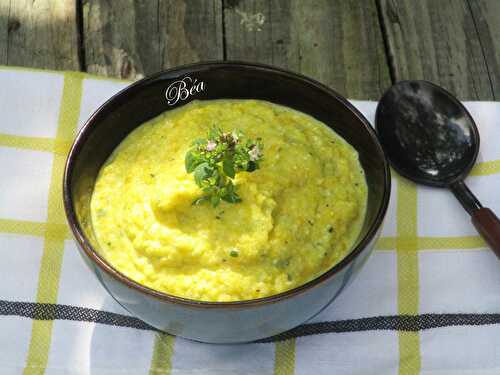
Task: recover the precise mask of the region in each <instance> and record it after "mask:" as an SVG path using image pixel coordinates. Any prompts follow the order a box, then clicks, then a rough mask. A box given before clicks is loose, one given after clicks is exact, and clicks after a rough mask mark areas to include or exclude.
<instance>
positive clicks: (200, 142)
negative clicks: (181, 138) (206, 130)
mask: <svg viewBox="0 0 500 375" xmlns="http://www.w3.org/2000/svg"><path fill="white" fill-rule="evenodd" d="M205 144H207V140H206V139H203V138H198V139H195V140H194V141H193V143H191V145H192V146H201V145H205Z"/></svg>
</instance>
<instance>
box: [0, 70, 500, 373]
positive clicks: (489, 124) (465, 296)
mask: <svg viewBox="0 0 500 375" xmlns="http://www.w3.org/2000/svg"><path fill="white" fill-rule="evenodd" d="M126 85H127V83H126V82H119V81H112V80H105V79H102V78H98V77H94V76H89V75H85V74H81V73H70V72H68V73H64V72H47V71H33V70H26V69H12V68H5V67H4V68H0V87H1V89H0V116H1V119H0V374H2V375H3V374H9V375H10V374H21V373H23V374H43V373H45V374H51V375H54V374H58V375H62V374H134V375H135V374H148V373H149V374H203V375H204V374H214V375H215V374H217V375H218V374H227V375H229V374H231V375H232V374H280V375H281V374H283V375H284V374H335V375H341V374H348V375H352V374H384V375H387V374H419V373H420V374H439V375H455V374H469V375H472V374H483V375H484V374H491V375H493V374H497V375H498V374H500V261H498V260H497V259H496V257H495V255H494V254H493V253H492V252H491V251H489V250H488V249H487V248H486V246H485V244H484V242H483V241H482V239H481V238H480V237H479V236H478V235H477V233H476V231H475V230H474V228H473V226H472V225H471V224H470V220H469V217H468V216H467V214H466V213H465V211H464V210H463V209H462V208H461V207H460V205H459V204H458V203H457V202H456V200H455V199H454V197H453V196H452V195H451V193H449V192H448V191H445V190H439V189H431V188H427V187H422V186H416V185H414V184H413V183H410V182H408V181H406V180H405V179H403V178H400V177H398V176H397V175H396V174H395V173H394V174H393V187H394V188H393V192H392V196H391V203H390V206H389V211H388V214H387V218H386V221H385V225H384V227H383V233H382V238H381V239H380V241H379V242H378V244H377V247H376V250H375V251H374V252H373V255H372V256H371V258H370V259H369V261H368V262H367V264H366V266H365V267H364V269H363V270H362V272H361V273H360V275H359V276H358V278H357V279H356V280H355V281H354V282H353V283H352V285H351V286H350V287H349V288H348V289H347V290H346V291H345V292H344V293H343V294H342V295H341V296H340V297H339V298H338V300H337V301H336V302H335V303H334V304H333V305H331V306H330V307H329V308H328V309H327V310H325V311H324V312H322V313H321V314H320V315H319V316H317V317H315V318H314V319H313V320H311V321H309V322H306V323H304V324H303V325H301V326H300V327H297V328H296V329H294V330H293V331H291V332H288V333H286V334H283V335H281V336H279V337H276V338H273V339H271V340H268V341H265V342H261V343H254V344H245V345H209V344H200V343H196V342H191V341H188V340H185V339H182V338H175V337H172V336H169V335H167V334H161V333H158V332H155V331H154V330H152V329H151V328H150V327H149V326H148V325H146V324H145V323H143V322H141V321H140V320H138V319H136V318H135V317H132V316H130V315H129V314H128V313H127V312H126V311H124V310H123V309H122V308H121V307H120V306H119V305H118V304H117V303H115V302H114V300H113V299H112V298H111V297H110V296H109V295H108V294H107V293H106V291H105V290H104V289H103V288H102V287H101V285H100V284H99V283H98V281H97V280H96V279H95V277H94V275H93V274H92V273H91V272H90V271H89V270H87V268H86V266H85V265H84V263H83V261H82V259H80V256H79V255H78V252H77V248H76V246H75V243H74V241H73V240H72V238H71V236H70V233H69V231H68V227H67V225H66V219H65V215H64V212H63V205H62V201H61V174H62V172H63V165H64V162H65V157H66V153H67V152H68V148H69V147H70V144H71V142H72V140H73V138H74V137H75V133H76V131H77V129H78V128H79V127H80V126H81V125H82V123H83V122H84V121H85V120H86V119H87V118H88V117H89V115H90V114H91V113H92V112H93V111H94V110H95V109H96V108H97V107H98V106H99V105H100V104H101V103H102V102H103V101H105V100H106V99H107V98H109V97H110V96H111V95H113V94H114V93H116V92H117V91H118V90H120V89H122V88H123V87H125V86H126ZM354 104H355V105H356V106H357V107H358V108H359V109H360V110H361V112H363V113H364V114H365V116H366V117H367V118H368V119H369V120H370V121H372V122H373V118H374V112H375V108H376V103H374V102H361V101H355V102H354ZM465 104H466V106H467V108H468V109H469V110H470V112H471V114H472V116H473V117H474V118H475V120H476V122H477V124H478V126H479V130H480V133H481V138H482V144H481V152H480V155H479V159H478V163H477V165H476V167H475V168H474V170H473V172H472V174H471V176H470V177H469V178H468V179H467V183H468V184H469V186H470V188H471V190H473V191H474V192H475V193H476V194H477V196H478V197H479V199H480V200H481V201H482V202H483V204H484V205H485V206H489V207H491V208H492V209H494V210H496V212H497V213H500V146H499V144H500V103H487V102H469V103H465Z"/></svg>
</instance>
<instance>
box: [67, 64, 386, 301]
mask: <svg viewBox="0 0 500 375" xmlns="http://www.w3.org/2000/svg"><path fill="white" fill-rule="evenodd" d="M211 68H229V69H234V68H237V69H246V70H252V71H258V72H264V73H271V74H277V75H280V76H282V78H287V79H292V80H295V81H301V82H302V83H304V84H305V85H308V86H312V87H313V88H316V89H318V90H320V91H322V92H323V93H325V94H327V95H329V96H330V97H332V98H334V99H335V100H338V101H339V102H341V103H342V104H343V105H344V106H345V107H347V109H348V110H349V111H350V112H351V113H352V114H353V115H354V116H355V117H356V118H357V119H358V121H359V122H360V123H361V125H362V127H363V128H364V129H365V131H366V132H367V133H368V135H369V137H370V138H371V139H372V140H373V141H374V143H375V145H376V147H377V148H378V149H379V153H380V156H381V157H382V163H383V166H384V187H383V189H384V190H383V197H382V201H381V204H380V206H379V208H378V210H377V214H376V216H375V219H374V220H373V222H372V224H371V225H370V227H369V228H368V231H367V233H366V234H365V236H364V237H363V238H362V239H361V240H360V241H359V243H358V244H357V245H356V246H355V247H354V248H353V249H352V250H351V251H350V252H349V253H348V254H347V255H346V256H345V257H344V258H343V259H342V260H341V261H340V262H338V263H336V264H335V265H334V266H333V267H331V268H329V269H328V270H327V271H326V272H324V273H322V274H321V275H319V276H317V277H315V278H314V279H312V280H309V281H308V282H307V283H304V284H301V285H299V286H297V287H295V288H293V289H289V290H286V291H284V292H281V293H277V294H273V295H270V296H267V297H261V298H256V299H249V300H241V301H228V302H219V301H215V302H213V301H201V300H200V301H199V300H194V299H189V298H184V297H179V296H175V295H171V294H168V293H165V292H161V291H158V290H155V289H152V288H150V287H147V286H145V285H142V284H140V283H138V282H136V281H134V280H132V279H130V278H129V277H127V276H125V275H124V274H123V273H121V272H120V271H118V270H117V269H115V268H114V267H113V266H112V265H111V264H110V263H109V262H108V261H107V260H106V259H104V257H102V256H100V255H99V253H98V252H97V251H96V250H95V249H94V248H93V246H92V245H91V244H90V241H89V240H88V239H87V238H86V236H85V234H84V233H83V231H82V228H81V226H80V224H79V222H78V220H77V217H76V212H75V209H74V206H73V199H72V196H71V190H72V189H71V187H72V186H71V178H70V177H71V175H72V171H73V167H74V165H75V161H76V159H77V158H78V154H79V150H80V148H81V147H82V145H83V143H85V141H86V139H87V138H88V136H89V134H90V133H91V130H92V129H93V128H94V124H95V119H96V117H98V116H99V115H101V113H102V112H103V111H106V109H107V107H108V106H109V105H111V104H112V103H113V102H114V101H116V100H119V99H121V98H123V96H125V95H129V94H130V92H133V91H134V90H138V89H140V88H141V87H142V86H145V85H148V84H149V83H151V82H154V81H155V80H157V79H158V78H160V77H162V76H164V75H168V74H173V73H176V72H178V73H194V72H196V71H199V70H209V69H211ZM62 183H63V203H64V209H65V213H66V218H67V220H68V223H69V226H70V228H71V231H72V233H73V236H74V238H75V240H76V241H77V243H78V245H79V247H80V249H82V250H83V252H84V253H85V254H86V256H87V257H88V258H89V259H90V260H91V261H92V262H93V264H94V265H96V266H97V267H98V268H99V269H100V270H101V271H103V272H104V273H105V274H107V275H108V276H111V277H112V278H113V279H115V280H116V281H118V282H120V283H122V284H123V285H125V286H126V287H128V288H129V289H133V290H135V291H137V292H139V293H142V294H146V295H148V296H149V297H153V298H155V299H157V300H160V301H162V302H169V303H173V304H177V305H183V306H186V307H192V308H243V307H258V306H261V305H266V304H271V303H277V302H280V301H282V300H284V299H288V298H290V297H293V296H296V295H298V294H301V293H304V292H306V291H308V290H309V289H311V288H313V287H316V286H319V285H320V284H323V283H324V282H325V281H326V280H328V279H330V278H331V277H333V276H334V275H335V274H337V273H338V272H340V271H341V270H342V269H344V268H345V267H346V266H347V265H348V264H350V263H351V262H352V261H353V260H354V259H355V258H356V257H357V256H358V255H359V254H360V253H361V252H362V251H363V250H364V249H365V247H366V246H367V245H368V244H369V243H370V242H371V241H372V240H373V239H374V237H375V236H376V235H377V233H378V231H379V229H380V227H381V225H382V221H383V219H384V217H385V214H386V212H387V207H388V204H389V198H390V192H391V172H390V168H389V162H388V160H387V157H386V155H385V152H384V150H383V148H382V145H381V144H380V141H379V140H378V137H377V135H376V132H375V129H374V128H373V127H372V126H371V125H370V123H369V121H368V120H367V119H366V118H365V117H364V116H363V115H362V114H361V112H360V111H358V110H357V109H356V108H355V107H354V106H353V105H352V104H351V103H350V102H349V101H348V100H347V99H346V98H344V97H343V96H342V95H340V94H339V93H337V92H336V91H334V90H332V89H330V88H329V87H327V86H325V85H323V84H321V83H319V82H318V81H316V80H314V79H311V78H309V77H306V76H304V75H302V74H299V73H294V72H291V71H288V70H285V69H281V68H277V67H274V66H270V65H266V64H259V63H253V62H244V61H232V60H231V61H207V62H199V63H194V64H187V65H181V66H176V67H173V68H171V69H167V70H163V71H160V72H157V73H154V74H152V75H150V76H147V77H145V78H142V79H140V80H138V81H136V82H134V83H132V84H130V85H127V86H126V87H125V88H123V89H122V90H120V91H118V92H117V93H115V94H114V95H113V96H111V97H110V98H109V99H108V100H106V101H105V102H104V103H103V104H102V105H101V106H100V107H99V108H97V109H96V110H95V111H94V112H93V113H92V115H91V116H90V117H89V118H88V119H87V120H86V121H85V123H84V125H83V126H82V127H81V129H80V130H79V131H78V134H77V135H76V137H75V140H74V141H73V144H72V145H71V148H70V151H69V153H68V155H67V158H66V163H65V167H64V174H63V181H62ZM94 272H95V270H94Z"/></svg>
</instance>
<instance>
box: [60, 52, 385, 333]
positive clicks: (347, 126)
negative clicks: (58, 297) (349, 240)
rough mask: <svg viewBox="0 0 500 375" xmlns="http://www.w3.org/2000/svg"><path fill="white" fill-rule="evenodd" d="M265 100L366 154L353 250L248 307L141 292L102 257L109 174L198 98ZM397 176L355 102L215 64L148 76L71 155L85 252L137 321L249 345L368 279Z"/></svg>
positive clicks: (270, 74) (66, 194)
mask: <svg viewBox="0 0 500 375" xmlns="http://www.w3.org/2000/svg"><path fill="white" fill-rule="evenodd" d="M222 98H226V99H262V100H267V101H270V102H273V103H276V104H281V105H285V106H288V107H291V108H293V109H296V110H298V111H301V112H304V113H307V114H309V115H311V116H313V117H315V118H316V119H318V120H320V121H322V122H324V123H325V124H327V125H328V126H330V127H331V128H332V129H334V130H335V131H336V132H337V133H338V134H339V135H340V136H342V137H343V138H344V139H346V140H347V141H348V142H349V143H350V144H351V145H352V146H353V147H354V148H355V149H356V150H357V151H358V153H359V159H360V161H361V164H362V166H363V168H364V170H365V174H366V180H367V184H368V206H367V213H366V218H365V221H364V224H363V227H362V230H361V233H360V235H359V237H358V239H357V241H356V244H355V246H354V247H353V249H352V250H351V252H350V253H349V254H348V255H347V256H346V257H345V258H344V259H343V260H342V261H341V262H340V263H338V264H336V265H335V266H333V267H332V268H331V269H330V270H328V271H327V272H326V273H324V274H323V275H321V276H319V277H317V278H315V279H313V280H311V281H309V282H308V283H306V284H304V285H302V286H299V287H297V288H295V289H292V290H288V291H286V292H283V293H280V294H276V295H273V296H270V297H266V298H260V299H255V300H248V301H238V302H201V301H195V300H189V299H185V298H180V297H176V296H172V295H168V294H166V293H162V292H159V291H156V290H153V289H150V288H148V287H145V286H143V285H140V284H138V283H136V282H134V281H133V280H131V279H129V278H127V277H126V276H125V275H123V274H122V273H120V272H119V271H117V270H116V269H114V268H113V267H112V266H111V265H110V264H109V263H108V262H107V261H106V259H104V258H103V257H102V256H101V255H100V253H99V246H98V244H97V242H96V240H95V237H94V234H93V231H92V225H91V222H90V199H91V195H92V191H93V187H94V183H95V180H96V177H97V174H98V172H99V169H100V167H101V166H102V165H103V163H104V162H105V161H106V159H107V158H108V156H109V155H110V154H111V152H112V151H113V150H114V149H115V148H116V147H117V146H118V144H119V143H120V142H121V141H122V140H123V139H124V138H125V137H126V136H127V135H128V134H129V133H130V132H131V131H132V130H134V129H135V128H136V127H138V126H139V125H141V124H142V123H144V122H145V121H148V120H149V119H151V118H153V117H155V116H157V115H159V114H161V113H162V112H165V111H168V110H171V109H173V108H177V107H180V106H182V105H185V104H186V103H189V102H190V101H191V100H209V99H222ZM390 189H391V185H390V171H389V167H388V163H387V160H386V158H385V156H384V152H383V151H382V147H381V145H380V144H379V141H378V139H377V136H376V134H375V132H374V130H373V129H372V127H371V126H370V124H369V123H368V121H367V120H366V119H365V118H364V117H363V115H362V114H361V113H360V112H359V111H358V110H356V108H354V106H352V105H351V104H350V103H349V102H348V101H347V100H346V99H345V98H343V97H342V96H341V95H339V94H337V93H336V92H334V91H333V90H331V89H329V88H328V87H326V86H324V85H322V84H320V83H318V82H316V81H314V80H312V79H309V78H307V77H304V76H301V75H298V74H294V73H291V72H288V71H284V70H281V69H277V68H273V67H270V66H265V65H257V64H248V63H238V62H211V63H199V64H194V65H188V66H182V67H179V68H174V69H170V70H167V71H164V72H160V73H157V74H155V75H152V76H150V77H147V78H144V79H142V80H140V81H138V82H136V83H134V84H132V85H130V86H128V87H127V88H125V89H124V90H122V91H121V92H119V93H117V94H116V95H114V96H113V97H112V98H111V99H109V100H108V101H107V102H106V103H104V104H103V105H102V106H101V107H100V108H99V109H98V110H97V111H95V112H94V114H93V115H92V116H91V117H90V118H89V119H88V120H87V122H86V123H85V125H84V126H83V128H82V129H81V131H80V132H79V133H78V136H77V137H76V139H75V141H74V143H73V146H72V147H71V150H70V152H69V155H68V159H67V163H66V168H65V172H64V181H63V199H64V206H65V210H66V215H67V218H68V222H69V225H70V227H71V230H72V232H73V234H74V237H75V239H76V242H77V243H78V246H79V249H80V253H81V255H82V256H83V259H84V260H85V261H86V263H87V265H88V266H89V268H90V270H91V271H92V272H94V273H95V274H96V276H97V278H98V279H99V281H100V282H101V283H102V285H103V286H104V288H106V290H107V291H108V292H109V293H110V294H111V295H112V296H113V297H114V299H115V300H116V301H117V302H118V303H120V304H121V305H122V306H123V307H124V308H125V309H127V310H128V311H129V312H130V313H131V314H133V315H135V316H137V317H138V318H140V319H142V320H143V321H145V322H146V323H148V324H149V325H151V326H153V327H155V328H158V329H160V330H162V331H165V332H168V333H171V334H173V335H179V336H182V337H186V338H189V339H194V340H198V341H203V342H211V343H235V342H248V341H253V340H258V339H262V338H265V337H269V336H273V335H276V334H279V333H281V332H284V331H287V330H289V329H291V328H293V327H296V326H298V325H300V324H301V323H303V322H305V321H307V320H308V319H310V318H311V317H313V316H315V315H316V314H318V313H319V312H320V311H322V310H323V309H324V308H325V307H327V306H328V305H329V304H330V303H331V302H332V301H334V300H335V298H336V297H337V296H338V295H339V294H340V293H341V292H342V291H343V290H344V289H345V287H346V286H347V285H348V284H349V283H350V282H351V281H352V280H353V278H354V277H355V276H356V274H357V273H358V272H359V271H360V269H361V266H362V265H363V264H364V263H365V261H366V260H367V258H368V256H369V255H370V253H371V251H372V249H373V247H374V244H375V242H376V241H377V239H378V237H379V235H380V229H381V225H382V221H383V218H384V216H385V213H386V210H387V205H388V202H389V195H390Z"/></svg>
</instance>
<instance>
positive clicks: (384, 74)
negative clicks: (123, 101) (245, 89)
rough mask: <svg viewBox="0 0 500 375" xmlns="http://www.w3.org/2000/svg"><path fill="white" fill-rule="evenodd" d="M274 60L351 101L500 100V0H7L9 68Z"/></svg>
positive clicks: (120, 74) (126, 72) (4, 21)
mask: <svg viewBox="0 0 500 375" xmlns="http://www.w3.org/2000/svg"><path fill="white" fill-rule="evenodd" d="M220 59H231V60H246V61H258V62H262V63H267V64H273V65H276V66H279V67H284V68H287V69H290V70H293V71H298V72H301V73H303V74H305V75H308V76H311V77H314V78H316V79H318V80H319V81H321V82H323V83H325V84H327V85H328V86H331V87H332V88H334V89H336V90H337V91H339V92H341V93H342V94H344V95H346V96H348V97H349V98H355V99H377V98H379V96H380V95H381V93H382V92H383V91H384V89H386V88H387V87H388V86H389V85H390V84H391V82H394V81H397V80H401V79H427V80H431V81H433V82H436V83H438V84H440V85H442V86H444V87H445V88H447V89H449V90H451V91H452V92H454V93H455V94H456V95H458V96H459V97H460V98H461V99H464V100H465V99H469V100H494V99H497V100H498V99H499V98H500V0H345V1H344V0H241V1H238V0H135V1H134V0H35V1H33V0H0V64H3V65H17V66H29V67H37V68H50V69H64V70H81V71H87V72H91V73H97V74H101V75H105V76H112V77H117V78H127V79H136V78H139V77H142V76H144V75H148V74H150V73H153V72H155V71H158V70H161V69H165V68H169V67H172V66H176V65H179V64H185V63H190V62H195V61H200V60H220Z"/></svg>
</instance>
